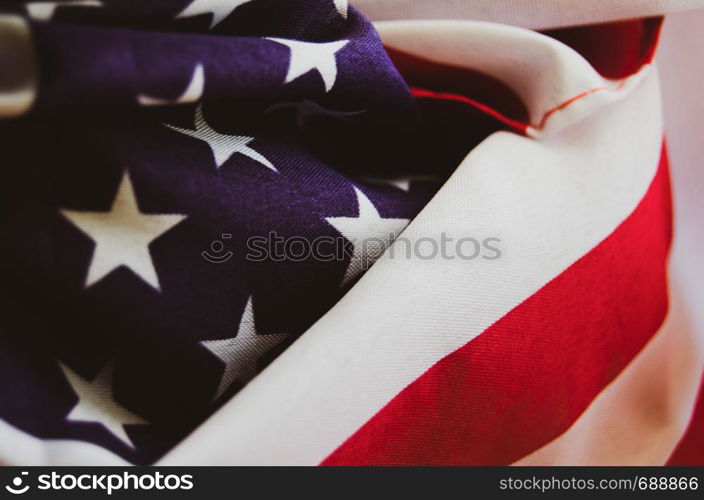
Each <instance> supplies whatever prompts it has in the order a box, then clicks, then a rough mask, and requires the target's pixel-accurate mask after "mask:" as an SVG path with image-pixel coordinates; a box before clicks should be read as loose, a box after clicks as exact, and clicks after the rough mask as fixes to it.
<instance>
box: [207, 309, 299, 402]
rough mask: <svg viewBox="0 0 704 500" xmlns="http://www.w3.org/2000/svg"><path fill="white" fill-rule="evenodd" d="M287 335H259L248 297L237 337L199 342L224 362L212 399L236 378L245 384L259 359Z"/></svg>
mask: <svg viewBox="0 0 704 500" xmlns="http://www.w3.org/2000/svg"><path fill="white" fill-rule="evenodd" d="M288 335H289V334H288V333H275V334H269V335H258V334H257V330H256V327H255V325H254V311H253V310H252V297H249V299H247V305H246V306H245V309H244V313H243V314H242V318H241V319H240V324H239V327H238V329H237V336H236V337H232V338H229V339H222V340H204V341H202V342H201V344H202V345H203V347H205V348H206V349H208V350H209V351H210V352H212V353H213V354H214V355H215V356H217V357H218V359H220V360H221V361H222V362H223V363H224V364H225V370H224V371H223V373H222V377H220V385H219V386H218V389H217V391H216V392H215V396H214V398H213V400H216V399H218V398H220V396H222V395H223V393H224V392H225V390H226V389H227V388H228V387H230V385H231V384H232V383H233V382H234V381H235V380H239V381H240V382H242V383H245V382H247V381H249V380H250V379H251V378H252V377H254V375H256V373H257V362H258V360H259V358H260V357H261V356H262V355H264V354H266V353H267V352H268V351H269V350H271V349H272V348H273V347H274V346H276V345H277V344H279V343H280V342H281V341H282V340H283V339H284V338H285V337H287V336H288Z"/></svg>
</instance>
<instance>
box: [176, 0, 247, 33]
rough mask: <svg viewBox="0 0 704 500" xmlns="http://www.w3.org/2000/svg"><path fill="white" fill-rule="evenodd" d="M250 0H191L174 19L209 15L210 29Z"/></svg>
mask: <svg viewBox="0 0 704 500" xmlns="http://www.w3.org/2000/svg"><path fill="white" fill-rule="evenodd" d="M251 1H252V0H193V1H192V2H191V3H189V4H188V6H187V7H186V8H185V9H183V10H182V11H181V12H179V13H178V14H177V15H176V18H177V19H178V18H183V17H191V16H199V15H201V14H211V15H212V18H211V19H210V29H213V28H214V27H215V26H217V25H218V24H220V23H221V22H222V21H223V20H224V19H225V18H226V17H227V16H229V15H230V14H232V11H234V10H235V9H236V8H237V7H239V6H241V5H244V4H246V3H249V2H251Z"/></svg>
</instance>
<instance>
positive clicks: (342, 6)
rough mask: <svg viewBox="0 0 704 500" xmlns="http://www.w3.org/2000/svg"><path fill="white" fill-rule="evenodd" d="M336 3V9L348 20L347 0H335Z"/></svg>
mask: <svg viewBox="0 0 704 500" xmlns="http://www.w3.org/2000/svg"><path fill="white" fill-rule="evenodd" d="M333 1H334V2H335V8H336V9H337V11H338V12H339V13H340V15H341V16H342V17H344V18H345V19H347V5H348V1H347V0H333Z"/></svg>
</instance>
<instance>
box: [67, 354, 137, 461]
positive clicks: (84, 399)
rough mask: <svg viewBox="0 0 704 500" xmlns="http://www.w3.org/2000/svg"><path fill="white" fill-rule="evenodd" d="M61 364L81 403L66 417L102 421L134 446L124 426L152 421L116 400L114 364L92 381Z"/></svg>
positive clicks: (130, 445)
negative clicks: (113, 383) (113, 376)
mask: <svg viewBox="0 0 704 500" xmlns="http://www.w3.org/2000/svg"><path fill="white" fill-rule="evenodd" d="M59 366H60V367H61V370H62V371H63V372H64V376H65V377H66V380H68V382H69V384H71V388H72V389H73V392H75V393H76V396H78V403H76V406H74V407H73V408H72V409H71V412H70V413H69V414H68V415H67V416H66V419H67V420H70V421H72V422H95V423H98V424H102V425H103V427H105V428H106V429H107V430H108V431H110V433H111V434H112V435H114V436H115V437H116V438H118V439H120V440H121V441H122V442H123V443H125V444H126V445H128V446H129V447H130V448H134V447H135V446H134V443H133V442H132V440H131V439H130V437H129V436H128V435H127V432H125V428H124V426H125V425H147V424H149V422H147V421H146V420H144V419H143V418H141V417H140V416H138V415H135V414H134V413H132V412H131V411H129V410H128V409H127V408H125V407H124V406H122V405H120V404H119V403H117V402H116V401H115V398H114V396H113V389H112V375H113V363H112V362H110V363H108V364H107V365H106V366H105V367H104V368H103V369H102V370H101V371H100V373H98V375H97V376H96V377H95V378H94V379H93V380H92V381H88V380H86V379H84V378H83V377H81V376H79V375H78V374H77V373H75V372H74V371H73V370H71V369H70V368H69V367H67V366H65V365H64V364H62V363H59Z"/></svg>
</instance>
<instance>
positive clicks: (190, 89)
mask: <svg viewBox="0 0 704 500" xmlns="http://www.w3.org/2000/svg"><path fill="white" fill-rule="evenodd" d="M204 84H205V74H204V72H203V65H202V64H197V65H196V67H195V69H194V70H193V75H192V76H191V81H190V82H188V86H187V87H186V90H184V91H183V94H181V95H180V96H178V97H177V98H176V99H174V100H169V99H161V98H159V97H152V96H149V95H146V94H139V95H138V96H137V100H138V101H139V103H140V104H141V105H142V106H166V105H169V104H185V103H189V102H196V101H198V100H199V99H200V98H201V97H202V96H203V86H204Z"/></svg>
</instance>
